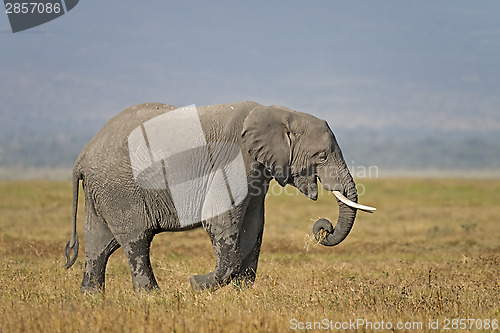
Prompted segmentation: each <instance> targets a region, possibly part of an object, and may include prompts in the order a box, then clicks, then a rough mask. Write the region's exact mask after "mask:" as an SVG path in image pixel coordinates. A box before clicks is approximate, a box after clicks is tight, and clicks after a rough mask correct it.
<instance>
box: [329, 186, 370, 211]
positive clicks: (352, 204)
mask: <svg viewBox="0 0 500 333" xmlns="http://www.w3.org/2000/svg"><path fill="white" fill-rule="evenodd" d="M332 193H333V195H335V196H336V197H337V199H339V200H340V201H342V202H343V203H345V204H346V205H347V206H350V207H352V208H356V209H359V210H362V211H364V212H367V213H373V212H374V211H376V210H377V208H374V207H370V206H365V205H360V204H358V203H356V202H353V201H351V200H349V199H347V198H346V197H345V196H344V195H343V194H342V193H340V192H339V191H332Z"/></svg>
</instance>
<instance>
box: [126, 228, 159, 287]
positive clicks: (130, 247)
mask: <svg viewBox="0 0 500 333" xmlns="http://www.w3.org/2000/svg"><path fill="white" fill-rule="evenodd" d="M152 239H153V236H152V235H142V236H141V237H140V238H139V239H137V240H134V241H126V242H124V244H123V250H124V251H125V255H126V256H127V259H128V263H129V266H130V272H131V275H132V285H133V287H134V290H136V291H139V290H145V291H150V290H155V289H159V287H158V283H157V282H156V279H155V276H154V274H153V268H152V267H151V260H150V257H149V249H150V246H151V240H152Z"/></svg>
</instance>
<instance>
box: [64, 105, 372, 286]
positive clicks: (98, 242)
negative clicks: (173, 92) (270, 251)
mask: <svg viewBox="0 0 500 333" xmlns="http://www.w3.org/2000/svg"><path fill="white" fill-rule="evenodd" d="M273 178H274V179H275V180H276V181H277V182H278V183H279V184H280V185H281V186H285V185H287V184H290V185H293V186H295V187H296V188H298V189H299V190H300V191H301V192H302V193H303V194H305V195H306V196H307V197H308V198H310V199H312V200H316V199H317V196H318V187H317V182H316V179H317V178H318V179H319V180H320V182H321V183H322V185H323V186H324V187H325V188H326V189H327V190H330V191H334V190H335V194H336V195H337V196H338V198H339V199H338V204H339V207H340V208H339V209H340V212H339V219H338V222H337V226H336V228H332V227H331V224H329V223H325V222H324V221H323V222H322V224H321V223H320V225H319V226H317V227H316V229H317V230H315V232H318V231H319V230H320V229H324V230H326V233H327V236H326V237H325V238H323V239H321V244H323V245H327V246H333V245H336V244H338V243H340V242H342V241H343V240H344V239H345V238H346V237H347V235H348V234H349V232H350V230H351V228H352V225H353V222H354V219H355V216H356V210H357V209H368V208H367V207H366V206H361V205H358V204H356V203H357V192H356V187H355V183H354V181H353V179H352V177H351V174H350V173H349V171H348V168H347V166H346V163H345V162H344V159H343V157H342V152H341V150H340V148H339V145H338V144H337V142H336V139H335V136H334V135H333V133H332V131H331V130H330V128H329V127H328V124H327V123H326V122H325V121H323V120H320V119H318V118H315V117H313V116H311V115H308V114H305V113H300V112H296V111H293V110H290V109H287V108H285V107H282V106H269V107H267V106H262V105H260V104H257V103H254V102H238V103H233V104H221V105H213V106H203V107H199V108H195V107H194V106H190V107H185V108H180V109H179V108H175V107H173V106H170V105H166V104H159V103H147V104H140V105H136V106H132V107H130V108H128V109H126V110H124V111H122V112H121V113H119V114H118V115H116V116H115V117H113V118H112V119H111V120H109V121H108V122H107V123H106V124H105V125H104V127H103V128H102V129H101V130H100V131H99V132H98V133H97V135H96V136H95V137H94V138H92V140H91V141H90V142H89V143H88V144H87V146H86V147H85V148H84V149H83V151H82V152H81V153H80V155H79V156H78V158H77V160H76V162H75V165H74V170H73V216H72V223H73V225H72V226H73V232H72V238H71V241H70V242H68V244H67V245H66V250H65V255H66V260H67V262H66V265H65V267H67V268H69V267H71V266H72V265H73V263H74V262H75V261H76V257H77V255H78V237H77V234H76V215H77V203H78V192H79V182H80V180H81V181H82V185H83V189H84V193H85V202H86V205H85V221H84V236H85V272H84V276H83V281H82V291H84V292H96V291H97V292H103V291H104V284H105V269H106V263H107V261H108V258H109V256H110V255H111V254H112V253H113V252H114V251H115V250H116V249H118V248H119V247H120V246H121V247H123V250H124V252H125V255H126V257H127V259H128V262H129V265H130V270H131V274H132V283H133V287H134V289H136V290H137V289H145V290H151V289H156V288H158V284H157V282H156V280H155V277H154V275H153V271H152V268H151V262H150V257H149V251H150V244H151V241H152V238H153V236H154V235H155V234H157V233H160V232H164V231H181V230H188V229H193V228H197V227H200V226H203V228H204V229H205V230H206V231H207V233H208V234H209V236H210V240H211V242H212V245H213V249H214V253H215V258H216V263H215V269H214V270H213V271H212V272H210V273H208V274H206V275H194V276H192V277H191V280H190V281H191V285H192V287H193V288H194V289H199V290H202V289H216V288H218V287H221V286H224V285H226V284H228V283H229V282H230V281H235V282H241V283H244V284H251V283H253V282H254V280H255V275H256V271H257V262H258V257H259V252H260V246H261V240H262V231H263V226H264V199H265V196H266V192H267V190H268V186H269V182H270V181H271V180H272V179H273ZM341 200H342V201H341Z"/></svg>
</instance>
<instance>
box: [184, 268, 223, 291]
mask: <svg viewBox="0 0 500 333" xmlns="http://www.w3.org/2000/svg"><path fill="white" fill-rule="evenodd" d="M190 282H191V288H193V290H198V291H203V290H210V291H214V290H217V289H219V288H221V287H223V286H225V285H226V284H228V283H229V281H227V282H225V283H221V282H220V281H217V279H216V278H215V274H214V272H210V273H208V274H205V275H192V276H191V278H190Z"/></svg>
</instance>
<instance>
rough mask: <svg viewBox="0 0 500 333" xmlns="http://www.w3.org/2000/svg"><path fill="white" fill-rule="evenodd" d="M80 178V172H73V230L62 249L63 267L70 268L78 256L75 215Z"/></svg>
mask: <svg viewBox="0 0 500 333" xmlns="http://www.w3.org/2000/svg"><path fill="white" fill-rule="evenodd" d="M80 179H82V174H81V173H80V172H76V171H74V172H73V215H72V223H73V232H72V234H71V240H70V241H69V242H68V244H66V248H65V249H64V255H65V256H66V264H65V265H64V267H65V268H70V267H71V266H73V264H74V263H75V261H76V257H78V235H77V234H76V216H77V212H78V191H79V189H80Z"/></svg>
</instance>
